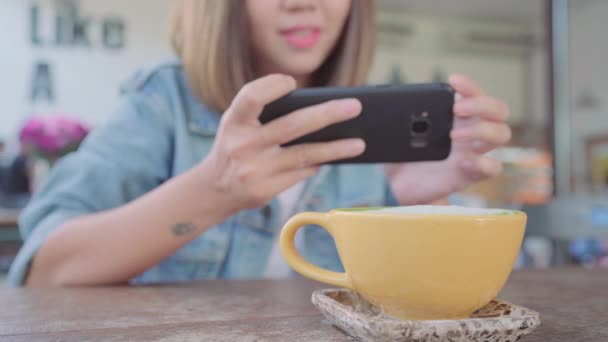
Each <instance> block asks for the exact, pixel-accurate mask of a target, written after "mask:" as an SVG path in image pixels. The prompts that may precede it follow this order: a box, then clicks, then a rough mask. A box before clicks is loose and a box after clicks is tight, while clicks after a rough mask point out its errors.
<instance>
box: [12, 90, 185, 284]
mask: <svg viewBox="0 0 608 342" xmlns="http://www.w3.org/2000/svg"><path fill="white" fill-rule="evenodd" d="M147 88H148V89H147V90H146V89H137V90H134V89H131V91H130V92H128V93H125V94H123V99H122V103H121V104H120V105H119V107H118V108H117V110H116V111H115V112H114V113H113V114H112V115H111V117H110V119H109V120H108V122H107V123H106V124H105V125H104V126H102V127H100V128H97V129H96V130H94V131H93V132H92V133H91V134H90V135H89V137H87V139H86V140H85V141H84V142H83V144H82V145H81V147H80V149H79V150H78V151H77V152H75V153H72V154H70V155H68V156H66V157H65V158H63V159H62V160H60V161H59V162H58V163H57V164H56V166H55V167H54V168H53V170H52V171H51V173H50V174H49V176H48V178H47V180H46V181H45V182H44V184H43V185H42V187H41V188H40V189H39V190H38V191H37V192H36V194H35V196H34V197H33V198H32V200H31V202H30V203H29V204H28V206H27V207H26V208H25V209H24V211H23V213H22V215H21V217H20V220H19V229H20V233H21V235H22V238H23V240H24V245H23V247H22V248H21V250H20V251H19V253H18V255H17V257H16V259H15V261H14V263H13V265H12V266H11V269H10V272H9V277H8V282H9V285H11V286H20V285H22V284H23V283H24V281H25V279H26V277H27V274H28V271H29V267H30V264H31V261H32V259H33V257H34V255H35V254H36V252H37V251H38V249H39V248H40V246H41V245H42V244H43V243H44V242H45V240H46V239H47V238H48V236H49V235H50V234H51V233H53V231H55V230H56V229H57V228H58V227H60V226H61V225H62V224H63V223H64V222H66V221H67V220H69V219H71V218H74V217H77V216H81V215H84V214H89V213H94V212H99V211H103V210H107V209H111V208H115V207H119V206H121V205H123V204H125V203H127V202H129V201H131V200H133V199H135V198H137V197H139V196H141V195H143V194H144V193H146V192H148V191H150V190H152V189H154V188H155V187H157V186H158V185H160V184H161V183H162V182H163V181H165V180H166V179H168V178H169V175H170V166H171V158H172V157H171V154H172V152H171V151H172V141H173V140H172V132H173V130H172V122H173V121H172V119H171V117H170V115H171V114H170V110H169V106H168V103H167V101H166V100H165V99H164V98H163V96H162V92H159V91H158V89H154V87H153V85H152V86H147Z"/></svg>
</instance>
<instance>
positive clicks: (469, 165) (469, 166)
mask: <svg viewBox="0 0 608 342" xmlns="http://www.w3.org/2000/svg"><path fill="white" fill-rule="evenodd" d="M460 167H461V168H462V169H463V170H465V171H473V161H471V160H470V159H465V160H463V161H461V162H460Z"/></svg>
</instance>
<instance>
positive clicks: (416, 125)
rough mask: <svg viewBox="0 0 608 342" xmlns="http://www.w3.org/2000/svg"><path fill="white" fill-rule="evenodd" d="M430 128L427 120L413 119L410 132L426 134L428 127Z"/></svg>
mask: <svg viewBox="0 0 608 342" xmlns="http://www.w3.org/2000/svg"><path fill="white" fill-rule="evenodd" d="M430 128H431V124H430V123H429V122H428V120H420V119H418V120H415V121H414V122H412V133H414V134H417V135H423V134H427V133H428V132H429V129H430Z"/></svg>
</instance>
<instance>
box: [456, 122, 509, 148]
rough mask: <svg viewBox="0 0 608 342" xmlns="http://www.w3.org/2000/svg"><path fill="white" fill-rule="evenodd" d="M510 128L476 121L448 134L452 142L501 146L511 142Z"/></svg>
mask: <svg viewBox="0 0 608 342" xmlns="http://www.w3.org/2000/svg"><path fill="white" fill-rule="evenodd" d="M511 136H512V132H511V128H510V127H509V126H508V125H506V124H504V123H496V122H491V121H478V122H475V123H473V124H471V125H468V126H464V127H459V128H455V129H454V130H452V132H451V133H450V137H451V138H452V140H454V141H479V142H481V143H483V144H488V145H491V146H502V145H505V144H507V143H508V142H509V141H511Z"/></svg>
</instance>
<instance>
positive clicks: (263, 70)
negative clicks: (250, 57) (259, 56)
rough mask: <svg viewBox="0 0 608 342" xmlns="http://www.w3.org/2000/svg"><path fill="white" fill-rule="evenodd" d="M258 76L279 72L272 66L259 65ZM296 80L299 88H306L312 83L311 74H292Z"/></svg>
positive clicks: (257, 68)
mask: <svg viewBox="0 0 608 342" xmlns="http://www.w3.org/2000/svg"><path fill="white" fill-rule="evenodd" d="M255 69H256V75H257V77H256V78H259V77H263V76H265V75H270V74H275V73H277V70H276V68H272V67H270V66H264V65H258V66H257V67H256V68H255ZM291 76H292V77H293V78H294V79H295V80H296V84H297V85H298V88H306V87H309V86H310V84H311V76H310V75H300V76H294V75H291Z"/></svg>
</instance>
